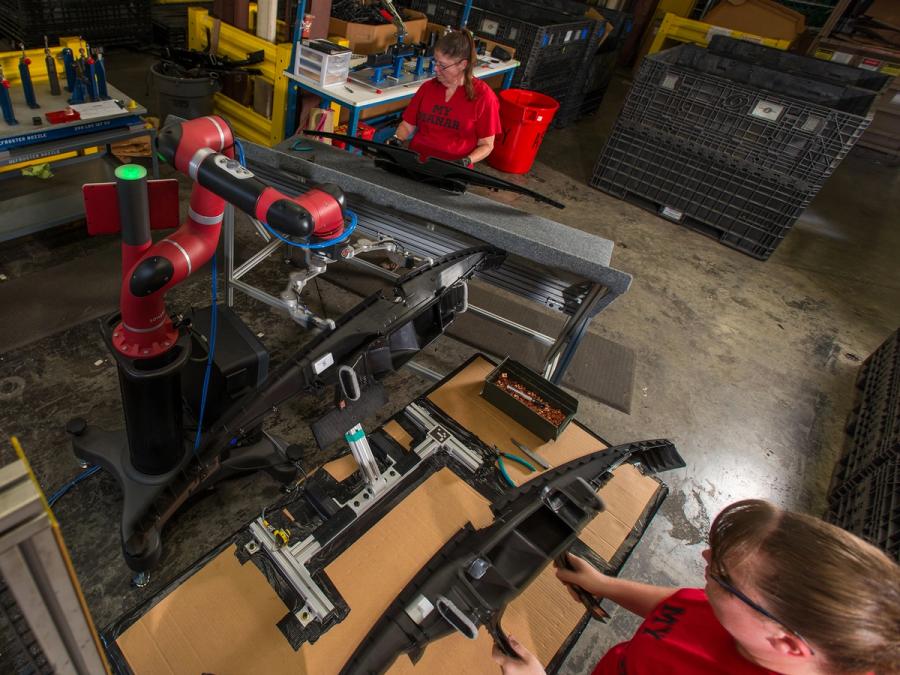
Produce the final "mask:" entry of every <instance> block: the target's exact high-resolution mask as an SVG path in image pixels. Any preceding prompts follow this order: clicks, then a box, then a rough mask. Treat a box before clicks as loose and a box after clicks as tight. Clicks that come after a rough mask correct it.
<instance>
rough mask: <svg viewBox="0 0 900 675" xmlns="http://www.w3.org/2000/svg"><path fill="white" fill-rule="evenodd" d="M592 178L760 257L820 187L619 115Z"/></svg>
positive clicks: (769, 250) (614, 192)
mask: <svg viewBox="0 0 900 675" xmlns="http://www.w3.org/2000/svg"><path fill="white" fill-rule="evenodd" d="M590 185H591V186H592V187H595V188H598V189H600V190H603V191H604V192H607V193H609V194H611V195H613V196H615V197H619V198H621V199H628V200H630V201H634V202H637V203H639V205H641V206H643V207H644V208H648V210H652V211H654V212H656V213H657V215H660V216H662V217H664V218H667V219H668V220H671V221H673V222H676V223H679V224H681V225H684V226H686V227H689V228H690V229H693V230H696V231H698V232H700V233H702V234H705V235H707V236H709V237H712V238H714V239H716V240H718V241H719V242H720V243H722V244H724V245H726V246H729V247H731V248H734V249H736V250H739V251H741V252H743V253H746V254H748V255H750V256H753V257H754V258H757V259H759V260H766V259H767V258H768V257H769V256H770V255H771V254H772V252H773V251H774V250H775V249H776V248H777V247H778V245H779V244H780V243H781V241H782V240H783V239H784V237H785V235H786V234H787V232H788V231H789V230H790V229H791V227H793V225H794V223H795V222H796V220H797V218H798V217H799V216H800V214H801V213H802V212H803V209H804V208H806V206H807V205H808V204H809V202H810V201H811V200H812V198H813V197H814V196H815V194H816V192H817V191H818V189H819V187H820V186H818V185H808V184H805V183H802V182H800V181H794V180H789V179H785V178H784V177H783V176H780V175H778V174H773V173H771V172H767V171H759V170H757V169H756V168H755V167H754V166H753V165H752V164H748V163H745V162H740V161H730V160H729V158H728V157H724V156H720V155H718V154H717V153H715V152H707V151H706V149H704V148H702V147H701V146H698V145H697V144H695V143H692V142H691V141H687V140H685V139H683V138H680V137H671V136H667V135H665V134H660V133H659V132H655V131H654V132H653V133H648V130H646V129H642V128H640V127H633V126H630V125H628V124H625V123H622V121H621V120H620V121H619V122H617V123H616V126H615V127H614V129H613V131H612V134H611V136H610V138H609V139H608V141H607V143H606V145H605V147H604V149H603V151H602V152H601V154H600V157H599V159H598V160H597V165H596V166H595V168H594V175H593V177H592V178H591V181H590Z"/></svg>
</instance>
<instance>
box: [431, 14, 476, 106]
mask: <svg viewBox="0 0 900 675" xmlns="http://www.w3.org/2000/svg"><path fill="white" fill-rule="evenodd" d="M434 51H436V52H441V53H442V54H446V55H447V56H449V57H450V58H451V59H456V60H457V61H462V60H463V59H466V60H467V61H468V63H467V64H466V72H465V80H464V85H465V88H466V97H467V98H468V99H469V100H470V101H474V100H475V85H474V84H473V78H474V75H473V74H472V73H473V72H474V70H475V62H476V61H477V60H478V54H476V53H475V38H474V37H472V33H471V32H469V31H467V30H466V29H465V28H463V29H462V30H452V31H450V32H449V33H444V34H443V35H442V36H441V37H439V38H438V41H437V42H436V43H435V44H434Z"/></svg>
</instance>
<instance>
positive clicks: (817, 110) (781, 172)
mask: <svg viewBox="0 0 900 675" xmlns="http://www.w3.org/2000/svg"><path fill="white" fill-rule="evenodd" d="M756 48H758V49H771V48H768V47H758V46H757V47H756ZM772 51H777V50H772ZM771 58H772V59H775V58H776V57H771ZM777 58H781V57H777ZM792 67H794V66H792ZM876 96H877V94H876V93H875V92H872V91H870V90H867V89H861V88H858V87H853V86H850V85H846V84H835V83H834V82H823V81H820V80H817V79H816V78H815V77H813V76H812V75H810V76H808V77H801V76H797V75H793V74H790V73H783V72H778V71H776V70H772V69H768V68H764V67H762V66H758V65H755V64H751V63H747V62H745V61H741V60H739V59H732V58H729V57H726V56H721V55H718V54H712V53H708V52H707V51H706V50H705V49H701V48H699V47H696V46H694V45H681V46H679V47H675V48H673V49H669V50H666V51H665V52H661V53H659V54H653V55H652V56H648V57H646V58H645V59H644V61H643V62H642V64H641V68H640V71H639V73H638V76H637V78H636V79H635V81H634V84H633V85H632V88H631V91H630V92H629V94H628V97H627V99H626V101H625V104H624V106H623V108H622V111H621V112H620V113H619V118H618V120H617V121H616V125H615V127H614V129H613V132H612V134H611V135H610V138H609V139H608V141H607V143H606V146H605V147H604V149H603V151H602V152H601V154H600V157H599V158H598V160H597V164H596V166H595V168H594V174H593V177H592V178H591V181H590V184H591V185H592V186H593V187H596V188H599V189H601V190H604V191H606V192H609V193H610V194H612V195H615V196H617V197H620V198H624V199H629V200H631V201H634V202H637V203H639V204H641V205H642V206H645V207H647V208H649V209H650V210H652V211H655V212H657V213H658V214H660V215H662V216H663V217H666V218H668V219H670V220H673V221H675V222H678V223H682V224H684V225H686V226H688V227H691V228H693V229H696V230H699V231H702V232H703V233H705V234H708V235H710V236H714V237H716V238H717V239H719V241H721V242H722V243H724V244H726V245H728V246H732V247H733V248H736V249H738V250H741V251H744V252H746V253H748V254H750V255H752V256H754V257H756V258H759V259H761V260H765V259H767V258H768V257H769V255H771V253H772V252H773V251H774V250H775V248H776V247H777V246H778V244H779V243H780V242H781V240H782V239H783V238H784V236H785V235H786V234H787V232H788V231H789V230H790V228H791V227H793V224H794V222H795V221H796V219H797V218H798V217H799V216H800V214H801V213H802V211H803V209H804V208H805V207H806V206H807V205H808V204H809V203H810V201H811V200H812V198H813V197H814V196H815V195H816V193H817V192H818V190H819V189H820V188H821V187H822V185H823V184H824V182H825V179H826V178H828V176H830V175H831V173H832V172H833V171H834V169H835V168H836V167H837V166H838V165H839V163H840V161H841V160H842V159H843V158H844V156H845V155H846V154H847V152H849V151H850V149H851V148H852V147H853V145H854V144H855V143H856V141H857V140H858V139H859V137H860V136H861V135H862V133H863V132H864V131H865V129H866V128H867V127H868V125H869V123H870V122H871V120H872V115H871V114H870V113H867V110H868V106H869V105H871V103H872V102H873V101H874V98H875V97H876Z"/></svg>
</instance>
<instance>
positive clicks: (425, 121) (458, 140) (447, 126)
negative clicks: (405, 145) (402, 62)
mask: <svg viewBox="0 0 900 675" xmlns="http://www.w3.org/2000/svg"><path fill="white" fill-rule="evenodd" d="M472 84H473V85H474V87H475V98H474V99H473V100H471V101H470V100H469V98H468V96H466V88H465V87H464V86H460V87H457V89H456V91H455V92H453V96H451V97H450V100H449V101H447V100H446V96H447V89H446V87H444V85H443V84H441V83H440V82H438V80H437V79H431V80H428V81H427V82H425V84H423V85H422V86H421V87H419V90H418V91H417V92H416V93H415V95H414V96H413V98H412V100H411V101H410V102H409V105H408V106H407V107H406V110H404V111H403V121H404V122H406V123H407V124H412V125H413V126H414V127H416V135H415V136H413V138H412V140H411V141H410V143H409V148H410V150H413V151H414V152H418V153H419V154H420V155H422V158H423V159H424V158H426V157H437V158H438V159H448V160H451V161H452V160H455V159H461V158H463V157H465V156H466V155H468V154H469V153H470V152H472V150H474V149H475V146H476V145H477V143H478V139H479V138H487V137H488V136H496V135H497V134H499V133H500V103H499V101H498V100H497V95H496V94H495V93H494V91H493V90H492V89H491V88H490V87H489V86H488V85H487V84H485V83H484V82H482V81H481V80H479V79H478V78H475V79H474V80H473V81H472Z"/></svg>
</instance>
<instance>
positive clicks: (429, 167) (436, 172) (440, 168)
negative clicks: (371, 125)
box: [303, 130, 566, 209]
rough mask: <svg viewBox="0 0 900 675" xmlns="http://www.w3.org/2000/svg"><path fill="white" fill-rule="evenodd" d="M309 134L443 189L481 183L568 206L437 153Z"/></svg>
mask: <svg viewBox="0 0 900 675" xmlns="http://www.w3.org/2000/svg"><path fill="white" fill-rule="evenodd" d="M303 133H305V134H306V135H308V136H315V137H319V138H329V139H332V140H337V141H342V142H344V143H346V144H347V145H355V146H356V147H358V148H360V149H361V150H366V151H368V152H371V153H372V154H373V155H374V156H375V166H377V167H380V168H382V169H384V170H385V171H390V172H391V173H396V174H399V175H401V176H405V177H407V178H410V179H412V180H415V181H418V182H420V183H425V184H427V185H433V186H435V187H438V188H440V189H442V190H446V191H448V192H453V193H456V194H462V193H463V192H465V191H466V188H467V187H468V186H469V185H478V186H481V187H486V188H491V189H494V190H507V191H509V192H516V193H518V194H522V195H526V196H528V197H531V198H532V199H534V200H535V201H538V202H543V203H544V204H549V205H550V206H555V207H556V208H558V209H564V208H566V206H565V204H561V203H560V202H558V201H556V200H554V199H551V198H550V197H547V196H545V195H542V194H541V193H539V192H535V191H534V190H529V189H528V188H526V187H522V186H521V185H516V184H515V183H510V182H509V181H505V180H503V179H502V178H496V177H495V176H490V175H488V174H486V173H482V172H481V171H475V170H474V169H467V168H465V167H464V166H462V165H461V164H456V163H455V162H448V161H446V160H443V159H438V158H437V157H429V158H428V159H426V160H425V161H424V162H423V161H421V160H420V159H419V154H418V153H416V152H413V151H412V150H408V149H406V148H399V147H397V146H393V145H386V144H385V143H377V142H375V141H367V140H363V139H361V138H356V137H355V136H346V135H344V134H334V133H330V132H325V131H312V130H307V131H304V132H303Z"/></svg>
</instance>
